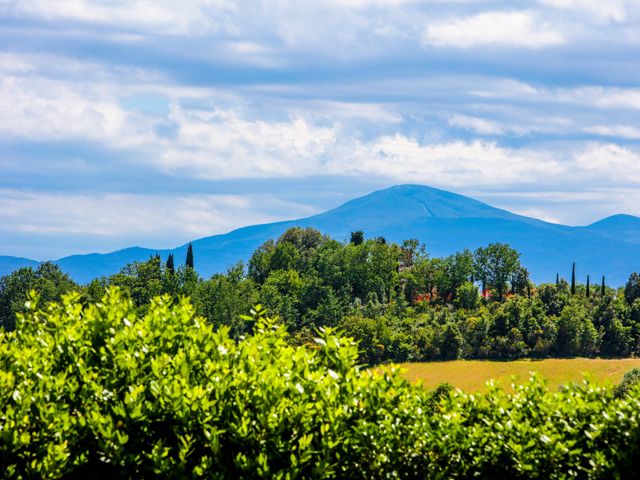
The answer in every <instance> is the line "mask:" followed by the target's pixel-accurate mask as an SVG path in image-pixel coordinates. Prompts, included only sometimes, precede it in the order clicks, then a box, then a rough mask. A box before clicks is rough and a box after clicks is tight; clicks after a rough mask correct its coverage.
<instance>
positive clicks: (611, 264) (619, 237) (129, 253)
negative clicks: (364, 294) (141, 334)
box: [0, 185, 640, 286]
mask: <svg viewBox="0 0 640 480" xmlns="http://www.w3.org/2000/svg"><path fill="white" fill-rule="evenodd" d="M292 226H302V227H307V226H309V227H314V228H317V229H319V230H320V231H322V232H323V233H326V234H328V235H330V236H331V237H333V238H336V239H338V240H346V239H348V238H349V235H350V233H351V232H352V231H354V230H363V231H364V232H365V236H366V237H377V236H384V237H385V238H386V239H387V240H389V241H396V242H401V241H402V240H404V239H407V238H417V239H418V240H420V241H421V242H422V243H424V244H425V245H426V247H427V251H428V253H429V254H430V255H432V256H442V255H448V254H450V253H453V252H456V251H459V250H462V249H464V248H470V249H474V248H476V247H478V246H481V245H486V244H488V243H491V242H505V243H509V244H510V245H511V246H513V247H514V248H516V249H517V250H518V251H519V252H520V253H521V254H522V262H523V263H524V265H525V266H526V267H527V268H528V269H529V270H530V272H531V277H532V279H533V280H534V281H535V282H543V281H553V280H554V279H555V276H556V272H559V273H560V275H561V276H564V277H565V278H567V277H569V275H570V273H571V264H572V263H573V262H574V261H575V262H576V263H577V273H578V280H579V281H581V282H584V281H585V279H586V276H587V274H590V275H591V278H592V282H593V283H597V282H598V281H599V279H600V277H601V276H602V275H606V277H607V283H608V284H610V285H615V286H618V285H622V284H623V283H624V282H625V281H626V280H627V278H628V276H629V274H630V273H631V272H632V271H638V270H640V218H638V217H634V216H631V215H614V216H612V217H608V218H605V219H603V220H600V221H598V222H596V223H593V224H592V225H588V226H585V227H570V226H566V225H558V224H553V223H548V222H544V221H542V220H537V219H534V218H530V217H525V216H522V215H516V214H514V213H511V212H508V211H506V210H502V209H498V208H494V207H492V206H490V205H487V204H485V203H482V202H479V201H476V200H473V199H471V198H468V197H464V196H462V195H458V194H455V193H451V192H447V191H443V190H438V189H435V188H431V187H427V186H420V185H399V186H395V187H391V188H388V189H385V190H379V191H376V192H373V193H371V194H369V195H366V196H364V197H360V198H356V199H354V200H351V201H349V202H347V203H345V204H343V205H341V206H339V207H337V208H335V209H332V210H329V211H327V212H325V213H321V214H318V215H314V216H311V217H307V218H303V219H299V220H290V221H284V222H277V223H271V224H264V225H253V226H248V227H244V228H240V229H237V230H234V231H232V232H229V233H226V234H222V235H214V236H211V237H206V238H201V239H199V240H195V241H193V242H192V243H193V248H194V252H195V265H196V269H197V271H198V272H199V273H200V274H201V275H202V276H204V277H209V276H210V275H212V274H213V273H216V272H221V271H224V270H225V269H226V268H228V267H229V266H231V265H233V264H235V263H236V262H238V261H240V260H244V261H246V260H248V258H249V256H250V255H251V253H252V252H253V251H254V250H255V249H256V248H257V247H258V246H260V245H261V244H262V243H263V242H264V241H266V240H268V239H270V238H277V237H278V236H279V235H280V234H281V233H282V232H284V231H285V230H286V229H287V228H290V227H292ZM155 253H159V254H160V255H161V257H162V258H163V259H166V257H167V256H168V255H169V253H174V255H175V257H176V262H177V263H182V262H183V261H184V258H185V255H186V245H182V246H180V247H177V248H175V249H172V250H153V249H147V248H140V247H132V248H126V249H123V250H119V251H116V252H112V253H107V254H97V253H94V254H88V255H73V256H69V257H64V258H61V259H59V260H56V263H57V264H59V265H60V267H61V268H62V269H63V270H64V271H65V272H67V273H69V274H70V275H71V276H72V277H73V278H74V279H75V280H76V281H78V282H81V283H85V282H89V281H90V280H91V279H93V278H96V277H99V276H103V275H111V274H113V273H116V272H117V271H119V270H120V268H122V267H123V266H124V265H126V264H127V263H130V262H133V261H144V260H147V259H148V258H149V256H150V255H153V254H155ZM37 264H38V262H36V261H34V260H30V259H24V258H17V257H7V256H0V275H4V274H7V273H9V272H11V271H13V270H15V269H17V268H20V267H22V266H36V265H37Z"/></svg>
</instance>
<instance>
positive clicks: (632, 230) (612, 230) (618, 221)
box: [585, 215, 640, 243]
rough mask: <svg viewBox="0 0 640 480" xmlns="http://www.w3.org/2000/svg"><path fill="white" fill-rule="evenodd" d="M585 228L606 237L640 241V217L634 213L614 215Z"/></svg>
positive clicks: (633, 241)
mask: <svg viewBox="0 0 640 480" xmlns="http://www.w3.org/2000/svg"><path fill="white" fill-rule="evenodd" d="M585 229H586V230H589V231H591V232H595V233H599V234H600V235H602V236H604V237H606V238H610V239H614V240H622V241H624V242H631V243H640V218H638V217H634V216H633V215H613V216H611V217H607V218H603V219H602V220H600V221H598V222H595V223H592V224H591V225H589V226H587V227H585Z"/></svg>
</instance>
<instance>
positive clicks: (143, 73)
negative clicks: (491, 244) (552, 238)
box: [0, 0, 640, 259]
mask: <svg viewBox="0 0 640 480" xmlns="http://www.w3.org/2000/svg"><path fill="white" fill-rule="evenodd" d="M639 113H640V1H639V0H607V1H606V2H605V1H601V0H538V1H526V2H525V1H517V0H516V1H508V2H507V1H503V2H497V1H470V0H469V1H465V0H457V1H446V2H445V1H435V0H426V1H412V0H327V1H322V2H314V1H310V0H299V1H298V0H288V1H287V0H264V1H227V0H201V1H181V2H177V1H175V2H169V1H159V0H156V1H148V0H145V1H142V0H128V1H124V0H123V1H119V0H114V1H102V2H97V1H90V0H57V1H52V0H20V1H11V0H8V1H0V254H5V255H17V256H27V257H31V258H35V259H47V258H58V257H61V256H64V255H68V254H71V253H79V252H92V251H102V252H104V251H110V250H114V249H118V248H122V247H126V246H131V245H143V246H148V247H152V248H164V247H173V246H177V245H179V244H182V243H184V242H186V241H188V240H190V239H194V238H199V237H202V236H207V235H211V234H216V233H222V232H225V231H228V230H230V229H233V228H236V227H239V226H243V225H247V224H253V223H262V222H270V221H275V220H281V219H287V218H297V217H301V216H306V215H309V214H313V213H316V212H319V211H322V210H325V209H327V208H330V207H333V206H336V205H338V204H340V203H341V202H343V201H345V200H348V199H350V198H352V197H354V196H358V195H361V194H365V193H368V192H370V191H372V190H375V189H378V188H382V187H386V186H389V185H394V184H398V183H423V184H428V185H432V186H435V187H439V188H444V189H447V190H452V191H456V192H459V193H462V194H467V195H470V196H473V197H475V198H478V199H480V200H484V201H487V202H489V203H491V204H493V205H496V206H499V207H503V208H507V209H509V210H512V211H515V212H518V213H522V214H526V215H531V216H535V217H538V218H542V219H545V220H550V221H555V222H562V223H567V224H571V225H584V224H588V223H590V222H593V221H595V220H597V219H599V218H602V217H604V216H607V215H610V214H614V213H630V214H635V215H640V188H639V185H640V121H639V120H638V119H639V118H640V117H639Z"/></svg>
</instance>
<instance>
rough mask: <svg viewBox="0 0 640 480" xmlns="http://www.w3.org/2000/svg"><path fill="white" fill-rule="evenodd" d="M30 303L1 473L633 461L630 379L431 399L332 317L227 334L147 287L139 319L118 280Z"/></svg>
mask: <svg viewBox="0 0 640 480" xmlns="http://www.w3.org/2000/svg"><path fill="white" fill-rule="evenodd" d="M31 301H32V306H31V309H30V310H29V311H28V312H27V313H26V314H25V315H24V316H22V317H20V318H19V319H18V322H17V326H16V330H15V331H14V332H11V333H0V472H3V476H4V477H6V478H59V477H77V478H95V477H104V478H153V477H162V478H185V477H188V478H191V477H202V476H204V477H213V478H216V477H217V478H240V477H244V478H251V477H254V478H257V477H263V478H274V477H282V478H294V477H304V478H309V477H342V478H344V477H348V478H388V477H404V478H415V477H427V478H450V477H457V478H469V477H472V476H481V477H482V476H485V477H496V476H504V477H506V476H509V477H512V478H515V477H521V478H530V477H543V478H548V477H551V478H553V477H556V478H564V477H571V476H574V477H578V478H586V477H593V478H598V477H601V478H609V477H615V476H624V475H625V474H627V475H629V474H630V472H631V468H632V466H633V465H634V464H637V463H638V461H639V456H638V447H637V445H638V444H639V442H640V434H639V432H640V428H639V423H640V421H639V418H638V414H637V412H639V411H640V408H639V407H640V402H639V401H638V399H639V398H640V391H638V390H631V391H630V392H629V394H628V395H626V396H624V397H622V398H619V399H614V398H613V395H612V394H611V393H610V392H608V391H606V390H603V389H601V388H598V387H593V386H591V385H589V384H588V383H585V384H583V385H581V386H576V387H570V388H567V389H565V390H563V391H561V392H558V393H549V392H547V391H546V389H545V387H544V384H543V383H542V382H541V381H540V380H538V379H535V378H534V379H532V381H531V382H530V383H529V384H527V385H525V386H523V387H520V388H518V389H517V390H516V392H515V393H514V394H506V393H504V392H503V391H501V390H498V389H493V390H491V391H490V392H489V393H488V394H486V395H480V396H472V395H463V394H461V393H457V394H453V395H447V394H442V392H440V393H439V394H438V396H437V397H432V396H431V395H430V394H429V393H427V392H425V391H423V390H422V389H421V388H419V387H416V386H412V385H410V384H408V383H407V382H405V381H403V380H402V379H401V378H400V377H399V376H398V373H397V371H395V370H387V371H384V372H382V373H377V374H374V373H373V372H371V371H366V370H365V371H362V370H359V369H358V368H357V367H356V365H355V362H356V359H357V347H356V346H355V345H354V344H353V342H352V341H350V340H349V339H344V338H340V337H338V336H336V335H335V334H334V333H333V332H332V331H330V330H325V331H322V332H320V333H319V337H320V338H318V340H317V346H316V348H305V347H292V346H290V345H288V344H287V338H286V333H285V332H284V330H283V328H282V327H281V326H279V325H278V324H277V322H276V321H274V320H273V319H270V318H267V317H265V316H264V313H263V312H262V311H261V310H260V309H256V312H254V313H255V315H254V317H253V318H252V319H251V320H248V321H250V322H251V326H252V329H253V334H252V335H251V336H249V337H247V338H246V339H243V340H241V341H240V342H235V341H234V340H232V339H231V338H230V336H229V332H228V330H227V329H226V328H221V329H219V330H214V329H213V328H212V327H211V326H210V325H209V324H208V323H206V322H204V321H203V320H202V319H200V318H197V317H195V315H194V311H193V308H192V307H191V306H190V305H189V303H188V302H187V301H182V302H180V303H178V304H172V303H171V302H170V301H169V300H168V299H167V298H157V299H154V300H153V301H152V303H151V305H150V307H149V309H148V310H147V313H146V315H145V316H144V317H143V318H140V317H138V316H137V315H136V314H135V310H134V308H133V307H132V305H131V303H130V302H129V301H127V300H124V299H123V298H121V296H120V294H119V293H118V291H117V290H111V291H110V292H109V293H108V294H107V295H106V296H105V297H104V298H103V300H102V301H101V302H100V303H98V304H96V305H89V306H83V305H82V303H81V302H80V298H79V296H77V295H69V296H67V297H65V299H64V301H63V302H62V303H61V304H52V305H49V306H47V307H46V309H44V310H38V309H37V307H36V300H35V299H32V300H31ZM470 374H472V372H470ZM434 399H435V400H434Z"/></svg>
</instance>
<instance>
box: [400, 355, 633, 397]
mask: <svg viewBox="0 0 640 480" xmlns="http://www.w3.org/2000/svg"><path fill="white" fill-rule="evenodd" d="M398 366H399V367H401V368H402V371H403V375H404V376H405V377H406V378H407V379H409V380H411V381H422V383H423V385H424V386H425V387H426V388H434V387H436V386H438V385H439V384H441V383H445V382H448V383H450V384H451V385H453V386H454V387H456V388H459V389H461V390H464V391H466V392H477V391H481V390H484V389H485V384H486V382H487V380H489V379H493V380H495V381H497V382H499V384H500V385H501V386H503V387H505V388H510V387H509V386H510V385H511V383H512V380H511V376H512V375H515V376H516V377H517V381H519V382H521V381H526V380H528V378H529V376H530V372H538V373H539V374H540V375H542V376H543V377H544V378H546V379H547V381H548V385H549V388H551V389H554V388H557V387H558V386H559V385H561V384H563V383H569V382H581V381H582V380H583V378H584V376H583V373H587V374H589V375H590V377H591V378H593V379H594V380H599V381H600V382H601V383H602V384H616V383H618V382H619V381H620V380H621V379H622V376H623V375H624V374H625V372H627V371H629V370H631V369H632V368H634V367H640V358H623V359H593V358H567V359H564V358H563V359H557V358H552V359H545V360H516V361H511V362H492V361H483V360H457V361H452V362H428V363H403V364H400V365H398Z"/></svg>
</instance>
